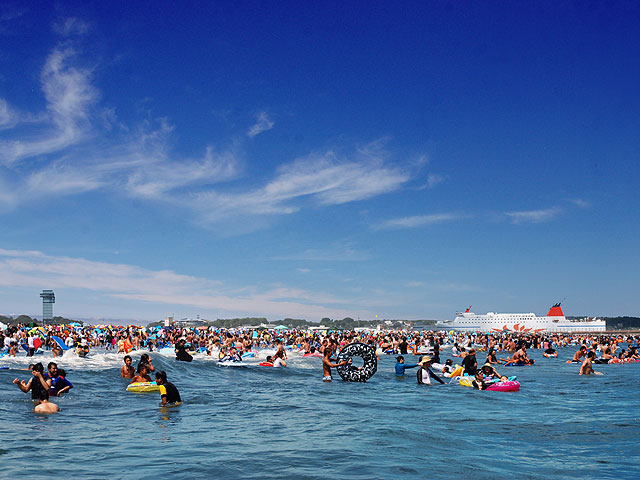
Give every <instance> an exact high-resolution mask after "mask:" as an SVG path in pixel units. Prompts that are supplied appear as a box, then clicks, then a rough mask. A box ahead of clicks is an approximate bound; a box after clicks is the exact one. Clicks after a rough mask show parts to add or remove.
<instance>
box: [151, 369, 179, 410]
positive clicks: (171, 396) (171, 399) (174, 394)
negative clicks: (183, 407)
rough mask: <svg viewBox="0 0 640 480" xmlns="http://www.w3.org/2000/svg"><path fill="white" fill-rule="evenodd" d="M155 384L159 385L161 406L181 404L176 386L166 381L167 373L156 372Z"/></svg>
mask: <svg viewBox="0 0 640 480" xmlns="http://www.w3.org/2000/svg"><path fill="white" fill-rule="evenodd" d="M156 383H157V384H158V385H160V398H161V399H162V405H179V404H181V403H182V398H180V392H178V389H177V388H176V386H175V385H174V384H173V383H171V382H168V381H167V372H164V371H162V372H156Z"/></svg>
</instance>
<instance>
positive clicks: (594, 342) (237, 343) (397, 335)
mask: <svg viewBox="0 0 640 480" xmlns="http://www.w3.org/2000/svg"><path fill="white" fill-rule="evenodd" d="M38 340H39V341H38ZM638 340H640V337H638V336H623V335H619V334H615V333H613V332H607V333H605V334H588V335H575V334H560V333H548V332H547V333H545V332H540V333H535V334H530V333H503V332H491V333H469V332H445V331H422V332H417V331H416V332H404V331H403V332H393V331H381V330H362V331H321V332H320V331H303V330H295V329H292V330H277V331H276V330H268V329H256V328H240V329H219V328H213V327H209V328H207V327H191V328H177V327H155V328H143V327H135V326H128V327H121V326H115V327H83V326H80V325H74V326H72V325H66V326H60V325H57V326H53V325H50V326H45V327H27V326H24V325H17V326H13V327H9V328H7V330H5V331H4V332H0V355H9V356H15V355H17V354H19V352H20V350H19V348H18V346H23V349H24V350H25V352H26V354H27V355H28V356H33V355H35V353H36V351H37V350H38V349H40V350H42V349H45V350H51V352H52V354H53V356H54V357H57V356H60V355H61V354H62V350H64V349H63V346H66V347H67V349H69V350H71V351H72V352H74V353H75V354H76V355H78V356H86V355H88V354H89V352H90V349H92V348H97V349H100V350H102V351H117V352H119V353H122V354H124V357H123V362H124V366H122V368H121V371H120V373H121V376H122V377H123V378H127V379H130V381H131V382H132V383H140V382H152V381H153V380H152V378H151V375H152V374H155V382H156V384H157V385H158V387H159V388H158V390H159V391H160V392H161V399H162V403H163V404H171V403H176V402H180V401H181V399H180V394H179V392H178V389H177V388H176V387H175V385H173V384H172V383H171V382H168V381H167V376H166V372H162V371H159V372H156V371H155V368H154V366H153V363H152V361H151V358H150V355H149V353H144V354H142V356H141V357H140V360H139V362H138V365H137V367H135V368H134V367H133V360H132V357H131V356H130V355H129V353H130V352H131V351H134V350H145V351H148V352H154V351H157V350H161V349H164V351H165V352H166V350H167V349H170V350H171V351H174V352H175V355H176V360H180V361H187V362H188V361H191V360H192V359H193V355H194V352H199V353H200V354H203V355H217V357H218V359H219V360H220V361H221V362H241V361H242V360H243V358H244V356H245V355H252V356H253V357H254V358H255V357H257V356H258V353H257V352H258V351H260V350H263V349H275V353H274V354H273V355H269V356H267V358H266V361H263V362H261V363H260V365H263V366H273V367H286V365H287V352H292V351H294V352H297V353H299V354H301V355H303V356H322V370H323V372H322V373H323V380H324V381H331V380H332V378H333V377H332V372H331V370H332V369H335V368H338V367H341V366H344V365H351V360H342V361H337V360H336V358H337V354H338V353H339V352H340V351H341V350H342V349H343V348H344V347H346V346H347V345H349V344H351V343H355V342H357V343H363V344H365V345H369V346H370V347H371V348H372V349H373V350H375V352H376V354H377V355H378V356H380V355H385V354H389V355H397V362H396V366H395V373H396V375H398V376H403V375H404V374H405V371H406V370H407V369H410V368H417V371H416V378H417V382H418V383H419V384H432V383H444V380H443V379H442V378H441V376H443V377H448V376H451V375H452V373H454V372H453V370H454V365H453V362H452V359H451V358H450V359H448V360H447V361H446V362H445V363H444V364H442V363H441V362H440V354H441V351H442V350H443V349H445V348H450V352H449V353H450V356H451V357H452V358H456V357H457V358H459V360H460V367H459V368H460V369H461V370H460V372H461V373H460V372H459V373H460V374H462V375H466V376H469V377H473V379H474V380H473V386H474V387H476V388H478V389H481V390H482V389H485V388H486V387H487V385H488V384H489V383H490V382H493V381H498V380H501V381H504V380H505V379H506V378H507V377H505V376H503V375H500V374H499V373H498V372H497V370H496V367H495V365H498V364H503V365H510V364H514V365H533V364H534V360H533V359H531V358H530V357H529V354H528V352H529V350H530V349H536V350H538V349H541V350H543V355H544V356H545V357H549V358H551V357H554V356H557V350H556V349H557V348H562V347H567V346H571V345H573V346H577V348H578V349H577V351H576V352H575V355H574V356H573V358H572V360H569V361H568V363H569V362H574V363H580V369H579V374H580V375H591V374H596V375H597V374H600V372H596V371H595V370H594V369H593V364H598V363H624V362H632V361H640V355H638V352H637V345H638ZM478 352H486V353H485V354H486V359H485V361H484V362H483V364H482V366H481V367H478V360H477V357H476V356H477V354H478ZM499 352H504V353H505V354H506V355H504V358H502V357H498V354H499ZM410 354H414V355H421V356H420V357H419V361H418V362H417V363H415V364H406V363H405V358H404V355H410ZM350 368H351V367H350ZM353 368H355V367H353ZM29 369H30V370H31V371H32V375H33V377H32V378H30V379H29V380H28V381H24V380H23V381H19V380H18V379H15V380H14V383H15V384H17V385H18V387H19V388H20V389H21V390H22V391H24V392H31V396H32V399H33V400H34V401H35V402H37V403H38V406H37V407H36V408H37V411H41V412H54V411H57V406H56V405H55V404H54V403H53V402H51V401H49V399H50V398H51V397H56V396H60V395H63V394H65V393H67V392H69V390H70V389H71V388H73V385H72V384H71V382H69V381H68V380H67V379H66V373H65V372H64V370H58V367H57V364H56V363H55V362H50V363H49V365H48V372H47V373H44V367H43V365H42V363H35V364H32V365H30V367H29ZM436 370H437V371H438V372H439V373H436Z"/></svg>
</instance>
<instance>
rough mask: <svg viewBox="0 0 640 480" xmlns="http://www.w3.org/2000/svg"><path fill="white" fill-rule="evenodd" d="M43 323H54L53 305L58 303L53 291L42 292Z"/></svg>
mask: <svg viewBox="0 0 640 480" xmlns="http://www.w3.org/2000/svg"><path fill="white" fill-rule="evenodd" d="M40 298H42V323H44V324H47V323H51V322H52V321H53V304H54V303H56V296H55V295H54V294H53V290H42V293H41V294H40Z"/></svg>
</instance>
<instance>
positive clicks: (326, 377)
mask: <svg viewBox="0 0 640 480" xmlns="http://www.w3.org/2000/svg"><path fill="white" fill-rule="evenodd" d="M332 353H333V348H332V347H331V345H327V347H326V348H325V349H324V357H323V358H322V375H323V377H322V381H323V382H330V381H331V380H333V378H332V377H331V369H332V368H336V367H341V366H343V365H348V364H350V363H351V359H349V360H344V361H342V362H340V363H331V360H329V357H330V356H331V354H332Z"/></svg>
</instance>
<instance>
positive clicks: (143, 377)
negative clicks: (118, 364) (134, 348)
mask: <svg viewBox="0 0 640 480" xmlns="http://www.w3.org/2000/svg"><path fill="white" fill-rule="evenodd" d="M150 381H151V377H150V376H149V371H148V370H147V365H146V364H144V363H143V364H142V365H140V366H139V368H138V374H137V375H136V376H134V377H133V378H132V379H131V383H144V382H150Z"/></svg>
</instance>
